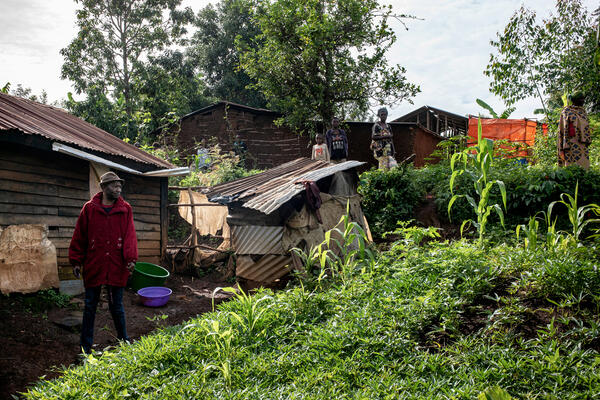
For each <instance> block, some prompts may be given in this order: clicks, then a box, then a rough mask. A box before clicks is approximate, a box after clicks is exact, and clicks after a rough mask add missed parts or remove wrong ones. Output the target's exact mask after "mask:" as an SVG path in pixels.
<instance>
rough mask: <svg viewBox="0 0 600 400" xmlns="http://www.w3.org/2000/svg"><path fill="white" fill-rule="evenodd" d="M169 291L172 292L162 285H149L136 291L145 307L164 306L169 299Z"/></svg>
mask: <svg viewBox="0 0 600 400" xmlns="http://www.w3.org/2000/svg"><path fill="white" fill-rule="evenodd" d="M171 293H173V291H172V290H171V289H169V288H167V287H162V286H149V287H145V288H141V289H140V290H138V291H137V294H138V295H139V296H140V299H141V300H142V304H143V305H145V306H147V307H160V306H164V305H165V304H167V302H168V301H169V296H171Z"/></svg>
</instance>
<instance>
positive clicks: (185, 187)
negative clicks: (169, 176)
mask: <svg viewBox="0 0 600 400" xmlns="http://www.w3.org/2000/svg"><path fill="white" fill-rule="evenodd" d="M188 189H193V190H202V189H208V188H207V187H206V186H189V187H187V186H169V190H188Z"/></svg>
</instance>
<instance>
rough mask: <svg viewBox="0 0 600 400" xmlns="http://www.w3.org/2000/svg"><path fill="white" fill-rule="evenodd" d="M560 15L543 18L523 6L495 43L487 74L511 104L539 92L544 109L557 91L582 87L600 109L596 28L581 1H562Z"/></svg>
mask: <svg viewBox="0 0 600 400" xmlns="http://www.w3.org/2000/svg"><path fill="white" fill-rule="evenodd" d="M555 9H556V11H555V12H556V13H555V14H551V15H550V16H548V17H545V18H543V19H542V20H539V21H538V17H537V14H536V12H535V11H533V10H531V9H528V8H525V7H524V6H522V7H521V8H519V9H518V10H517V11H515V13H514V14H513V16H512V17H511V19H510V20H509V22H508V24H507V25H506V27H505V29H504V31H503V32H501V33H498V35H497V39H496V40H492V41H491V44H492V46H493V47H494V48H495V50H496V53H493V54H491V55H490V61H489V64H488V66H487V68H486V70H485V74H486V75H487V76H489V77H491V78H492V82H491V84H490V90H491V92H492V93H494V94H497V95H499V96H500V97H501V98H502V99H503V100H504V101H505V102H506V103H507V104H508V105H512V104H514V103H515V102H517V101H519V100H522V99H524V98H526V97H530V96H536V97H538V98H539V99H540V101H541V103H542V106H543V107H544V109H545V113H546V115H548V110H546V108H547V105H546V99H547V98H548V97H550V96H552V95H556V94H563V93H565V92H567V93H569V92H573V91H575V90H582V91H584V92H585V93H586V95H587V97H588V101H589V103H590V105H591V106H592V107H593V108H595V109H599V107H600V69H599V68H598V67H597V65H596V64H595V62H594V56H595V54H596V51H597V42H596V40H597V39H596V29H595V27H594V21H593V18H592V16H591V15H590V14H589V12H588V11H587V10H586V9H585V7H584V6H583V5H582V3H581V0H557V2H556V6H555Z"/></svg>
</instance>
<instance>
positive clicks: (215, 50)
mask: <svg viewBox="0 0 600 400" xmlns="http://www.w3.org/2000/svg"><path fill="white" fill-rule="evenodd" d="M254 6H255V2H254V0H221V1H220V2H219V3H218V4H216V5H215V6H213V5H212V4H209V5H208V6H206V7H205V8H203V9H202V10H200V12H198V14H197V16H196V19H195V22H194V27H195V28H196V31H195V32H194V35H193V37H192V40H191V44H190V55H191V57H192V58H193V59H194V62H195V63H196V64H197V65H198V66H199V68H200V69H201V70H202V71H203V72H204V77H205V82H206V84H207V86H208V89H209V92H210V94H211V96H212V97H215V98H217V99H223V100H228V101H232V102H234V103H240V104H245V105H248V106H252V107H265V106H266V100H265V97H264V96H263V95H262V93H260V92H259V91H258V90H257V89H255V88H251V87H249V86H250V85H252V84H254V83H256V81H254V80H253V79H251V78H250V77H249V76H248V74H247V73H246V72H245V71H243V70H242V69H240V68H239V52H238V50H237V48H236V45H235V42H236V40H238V42H240V43H244V44H245V45H251V43H252V41H253V40H255V38H256V36H258V34H259V33H260V27H259V26H258V24H257V22H256V20H254V19H253V18H252V15H253V8H254Z"/></svg>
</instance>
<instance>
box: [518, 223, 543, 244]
mask: <svg viewBox="0 0 600 400" xmlns="http://www.w3.org/2000/svg"><path fill="white" fill-rule="evenodd" d="M539 227H540V221H538V219H537V217H536V216H535V215H534V216H533V217H529V222H528V223H527V225H525V224H521V225H517V228H516V234H517V240H519V236H520V233H521V230H522V231H523V232H524V233H525V237H524V238H523V242H524V243H525V248H526V249H529V250H535V248H536V247H537V240H538V230H539Z"/></svg>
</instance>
